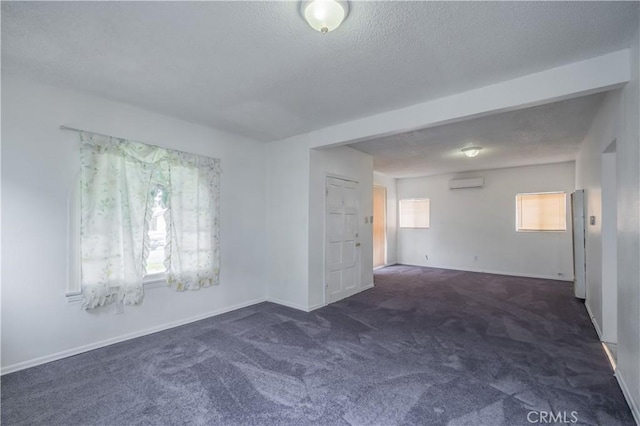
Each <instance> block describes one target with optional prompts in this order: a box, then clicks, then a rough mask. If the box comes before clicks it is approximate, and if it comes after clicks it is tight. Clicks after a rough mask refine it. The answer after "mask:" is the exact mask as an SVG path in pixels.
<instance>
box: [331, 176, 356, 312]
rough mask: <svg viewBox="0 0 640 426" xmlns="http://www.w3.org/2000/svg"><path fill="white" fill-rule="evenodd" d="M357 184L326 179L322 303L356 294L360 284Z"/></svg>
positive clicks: (338, 179)
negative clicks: (323, 297)
mask: <svg viewBox="0 0 640 426" xmlns="http://www.w3.org/2000/svg"><path fill="white" fill-rule="evenodd" d="M359 217H360V213H359V205H358V183H357V182H355V181H351V180H346V179H341V178H335V177H329V176H328V177H327V191H326V215H325V230H326V236H325V238H326V240H325V301H326V303H333V302H336V301H338V300H340V299H344V298H345V297H349V296H351V295H352V294H354V293H356V291H357V289H358V287H359V282H360V240H359V229H358V224H359V222H358V218H359Z"/></svg>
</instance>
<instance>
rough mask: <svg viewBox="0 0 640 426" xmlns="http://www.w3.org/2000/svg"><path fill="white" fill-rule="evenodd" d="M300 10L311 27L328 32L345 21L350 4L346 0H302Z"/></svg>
mask: <svg viewBox="0 0 640 426" xmlns="http://www.w3.org/2000/svg"><path fill="white" fill-rule="evenodd" d="M300 12H301V13H302V16H303V17H304V19H305V21H307V23H308V24H309V25H310V26H311V28H313V29H314V30H316V31H320V32H321V33H322V34H326V33H328V32H329V31H333V30H335V29H336V28H338V27H339V26H340V24H341V23H342V21H344V19H345V18H346V17H347V15H348V14H349V5H348V4H347V2H346V1H344V0H302V3H301V5H300Z"/></svg>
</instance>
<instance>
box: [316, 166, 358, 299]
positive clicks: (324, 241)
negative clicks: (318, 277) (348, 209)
mask: <svg viewBox="0 0 640 426" xmlns="http://www.w3.org/2000/svg"><path fill="white" fill-rule="evenodd" d="M330 178H331V179H339V180H344V181H347V182H352V183H355V184H356V185H358V189H360V182H359V181H358V179H356V178H354V177H350V176H345V175H340V174H337V173H329V172H325V174H324V219H323V221H322V222H323V223H322V227H323V229H322V230H323V233H324V238H323V239H322V246H323V247H322V302H323V304H324V306H327V305H328V304H329V298H328V294H327V247H328V244H327V240H328V239H329V234H328V228H327V219H328V217H329V215H328V212H327V210H328V209H329V204H328V203H327V195H329V193H328V184H329V179H330ZM356 205H357V209H358V221H357V222H358V236H360V234H361V232H360V213H361V211H360V207H361V206H360V197H358V198H357V200H356ZM356 256H357V260H356V262H357V265H358V267H357V268H356V274H357V276H356V282H357V283H358V288H360V287H361V285H362V282H361V281H362V278H361V275H362V262H361V259H360V250H358V251H357V254H356Z"/></svg>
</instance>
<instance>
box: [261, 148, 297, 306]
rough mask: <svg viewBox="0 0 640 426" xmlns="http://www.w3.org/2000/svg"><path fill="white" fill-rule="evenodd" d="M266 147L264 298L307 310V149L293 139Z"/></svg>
mask: <svg viewBox="0 0 640 426" xmlns="http://www.w3.org/2000/svg"><path fill="white" fill-rule="evenodd" d="M267 148H268V149H267V156H266V163H267V164H266V168H267V174H266V177H267V178H266V193H267V200H266V201H267V209H266V212H267V213H266V217H267V245H266V246H265V249H264V257H265V258H266V260H267V274H266V277H267V281H268V285H267V298H268V299H269V300H271V301H273V302H277V303H280V304H283V305H287V306H290V307H293V308H296V309H303V310H307V309H308V304H307V303H308V294H309V277H308V275H309V267H308V264H309V263H308V262H309V251H308V250H309V249H308V247H309V245H308V238H309V231H308V229H309V148H308V147H307V145H306V144H304V143H295V142H272V143H270V144H268V147H267ZM261 211H262V210H257V211H256V213H259V212H261Z"/></svg>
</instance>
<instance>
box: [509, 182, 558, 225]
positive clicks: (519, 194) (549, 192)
mask: <svg viewBox="0 0 640 426" xmlns="http://www.w3.org/2000/svg"><path fill="white" fill-rule="evenodd" d="M547 194H562V196H563V198H564V229H521V227H520V208H519V202H518V199H519V197H520V196H522V195H547ZM515 204H516V209H515V210H516V211H515V214H516V232H524V233H528V232H567V230H568V224H567V193H566V191H548V192H521V193H518V194H516V196H515Z"/></svg>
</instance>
